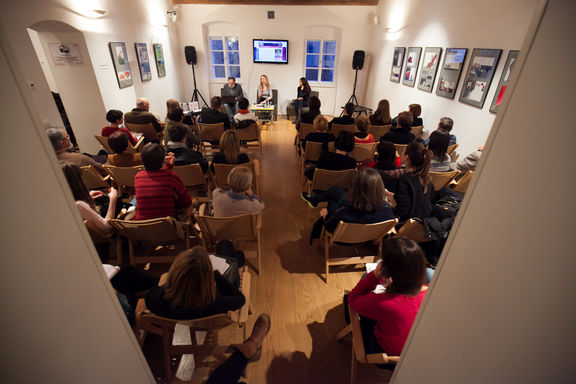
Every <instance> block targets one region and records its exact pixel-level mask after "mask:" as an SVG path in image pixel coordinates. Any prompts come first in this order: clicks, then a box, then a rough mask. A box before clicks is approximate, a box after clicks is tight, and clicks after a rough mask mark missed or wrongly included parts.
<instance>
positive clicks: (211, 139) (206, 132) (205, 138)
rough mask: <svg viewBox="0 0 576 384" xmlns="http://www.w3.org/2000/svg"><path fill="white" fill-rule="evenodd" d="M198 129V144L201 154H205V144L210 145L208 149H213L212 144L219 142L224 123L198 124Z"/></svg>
mask: <svg viewBox="0 0 576 384" xmlns="http://www.w3.org/2000/svg"><path fill="white" fill-rule="evenodd" d="M198 129H199V130H200V139H201V140H202V142H201V144H200V146H201V149H202V152H206V146H205V143H210V149H213V148H212V143H215V142H219V141H220V137H221V136H222V134H223V133H224V123H218V124H203V123H198Z"/></svg>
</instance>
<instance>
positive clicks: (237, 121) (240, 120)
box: [234, 97, 258, 129]
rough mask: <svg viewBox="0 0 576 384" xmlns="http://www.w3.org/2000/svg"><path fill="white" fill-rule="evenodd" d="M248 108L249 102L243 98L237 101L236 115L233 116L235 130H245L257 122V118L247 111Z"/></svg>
mask: <svg viewBox="0 0 576 384" xmlns="http://www.w3.org/2000/svg"><path fill="white" fill-rule="evenodd" d="M249 106H250V102H249V101H248V99H247V98H245V97H242V98H241V99H240V100H239V101H238V113H237V114H235V115H234V125H235V126H236V128H237V129H242V128H246V127H247V126H249V125H250V124H254V123H255V122H256V121H257V120H258V117H256V115H254V114H253V113H252V112H250V110H249V109H248V107H249Z"/></svg>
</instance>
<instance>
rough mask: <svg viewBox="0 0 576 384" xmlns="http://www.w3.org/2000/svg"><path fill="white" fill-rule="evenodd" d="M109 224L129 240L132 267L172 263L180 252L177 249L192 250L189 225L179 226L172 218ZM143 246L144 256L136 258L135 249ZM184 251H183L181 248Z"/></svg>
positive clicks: (180, 224)
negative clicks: (182, 246) (182, 245)
mask: <svg viewBox="0 0 576 384" xmlns="http://www.w3.org/2000/svg"><path fill="white" fill-rule="evenodd" d="M110 224H111V225H112V226H113V227H114V229H115V230H116V231H117V232H118V234H119V235H120V236H122V237H125V238H126V239H127V240H128V249H129V256H130V264H132V265H136V264H146V263H172V262H173V261H174V259H175V258H176V256H177V254H178V252H180V251H182V249H178V247H177V245H181V244H184V246H185V249H189V248H190V225H189V223H180V222H176V220H174V219H173V218H172V217H160V218H157V219H150V220H133V221H125V220H116V219H113V220H110ZM137 245H142V246H143V248H144V249H143V251H144V252H145V253H146V255H144V256H140V255H138V256H136V252H135V249H134V248H135V246H137ZM180 248H181V247H180Z"/></svg>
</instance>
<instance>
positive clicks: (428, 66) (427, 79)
mask: <svg viewBox="0 0 576 384" xmlns="http://www.w3.org/2000/svg"><path fill="white" fill-rule="evenodd" d="M440 56H442V48H431V47H427V48H426V49H425V50H424V57H423V58H422V69H420V78H419V79H418V89H421V90H423V91H426V92H432V87H434V80H435V79H436V72H437V70H438V64H439V63H440Z"/></svg>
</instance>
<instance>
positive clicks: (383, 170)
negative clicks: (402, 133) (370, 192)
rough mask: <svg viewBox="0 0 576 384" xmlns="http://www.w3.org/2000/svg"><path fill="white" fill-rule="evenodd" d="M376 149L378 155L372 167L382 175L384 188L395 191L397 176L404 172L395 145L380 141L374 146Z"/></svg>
mask: <svg viewBox="0 0 576 384" xmlns="http://www.w3.org/2000/svg"><path fill="white" fill-rule="evenodd" d="M376 151H377V152H378V157H377V158H376V163H375V164H374V169H376V170H377V171H378V172H379V173H380V176H382V181H384V185H386V189H388V190H389V191H391V192H394V193H395V192H396V189H397V185H398V178H400V176H402V175H404V174H405V173H406V170H405V169H403V168H401V167H402V163H401V161H400V157H399V156H397V153H396V147H395V146H394V144H392V143H391V142H390V141H381V142H380V143H378V145H377V146H376Z"/></svg>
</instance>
